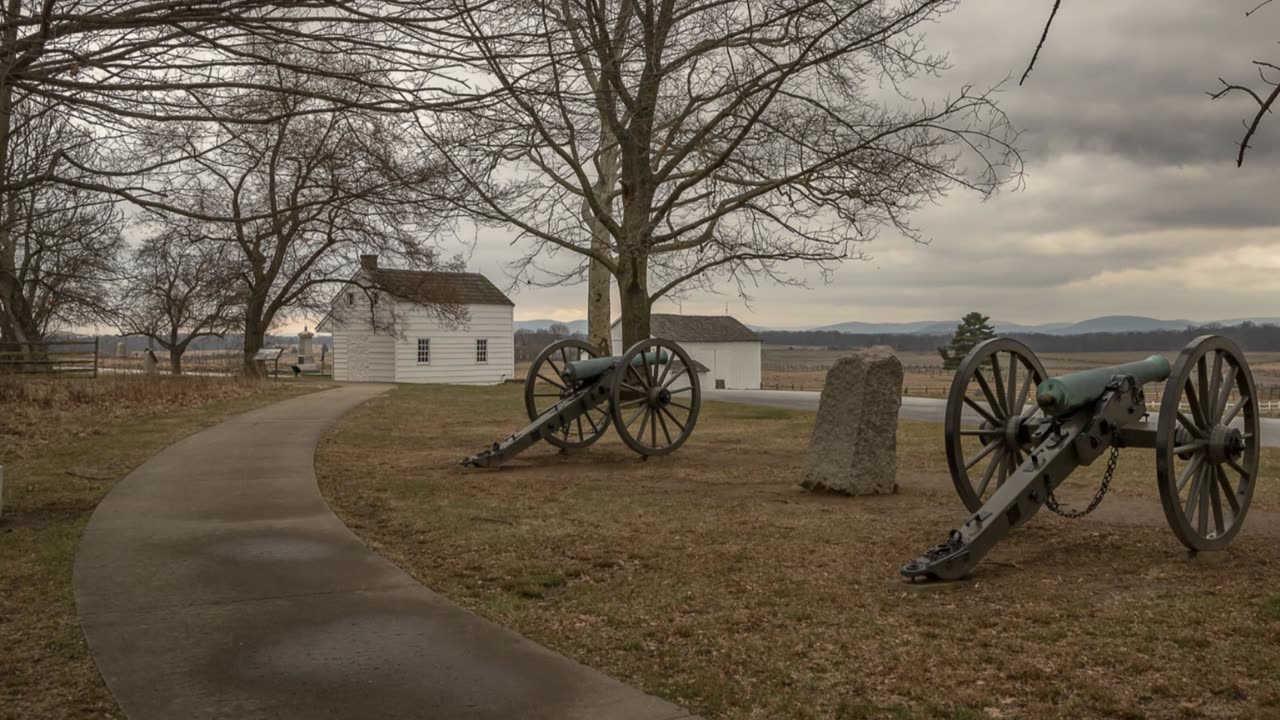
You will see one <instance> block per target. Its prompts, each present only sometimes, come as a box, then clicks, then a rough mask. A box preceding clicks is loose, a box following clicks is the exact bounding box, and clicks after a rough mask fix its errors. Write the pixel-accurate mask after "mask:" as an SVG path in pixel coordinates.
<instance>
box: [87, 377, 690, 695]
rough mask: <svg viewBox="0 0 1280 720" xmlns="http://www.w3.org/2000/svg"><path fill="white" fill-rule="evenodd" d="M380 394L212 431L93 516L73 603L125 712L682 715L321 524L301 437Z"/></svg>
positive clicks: (128, 482) (318, 397)
mask: <svg viewBox="0 0 1280 720" xmlns="http://www.w3.org/2000/svg"><path fill="white" fill-rule="evenodd" d="M384 390H386V387H385V386H371V385H363V386H348V387H343V388H339V389H337V390H331V391H326V392H321V393H315V394H312V395H307V396H304V397H300V398H296V399H293V400H288V401H285V402H282V403H279V404H276V405H273V406H271V407H267V408H264V409H261V410H258V411H255V412H251V413H248V414H246V415H243V416H240V417H238V418H234V419H232V420H228V421H227V422H224V423H222V424H220V425H217V426H215V427H213V428H210V429H208V430H205V431H203V432H201V433H198V434H196V435H193V436H192V437H189V438H187V439H186V440H183V441H182V442H179V443H177V444H176V445H173V446H172V447H170V448H168V449H166V450H164V451H163V452H161V453H160V454H159V455H157V456H155V457H154V458H152V459H151V460H149V461H147V462H146V463H145V464H144V465H142V466H141V467H139V468H138V469H137V470H135V471H134V472H133V473H131V474H130V475H129V476H128V477H127V478H125V479H124V480H123V481H122V482H121V483H120V484H119V485H118V486H117V487H116V488H115V489H114V490H113V491H112V492H111V493H110V494H109V495H108V496H107V498H106V499H105V500H104V501H103V502H102V504H101V505H99V506H98V509H97V511H95V512H94V514H93V517H92V519H91V520H90V521H89V525H88V527H87V528H86V530H85V533H84V537H83V538H82V540H81V543H80V550H79V554H78V556H77V557H76V564H75V577H74V584H75V596H76V604H77V607H78V610H79V613H80V622H81V625H82V626H83V627H84V632H85V635H86V637H87V638H88V640H89V647H90V649H91V651H92V653H93V657H94V659H95V660H96V662H97V664H98V669H99V670H100V671H101V672H102V675H103V677H104V678H105V679H106V682H107V686H108V687H109V688H110V689H111V692H112V693H113V694H114V695H115V697H116V700H117V701H118V702H119V703H120V707H121V709H123V711H124V712H125V714H126V715H127V716H128V717H129V718H130V720H153V719H154V720H174V719H176V718H182V719H183V720H196V719H202V718H237V719H239V718H245V719H248V718H272V719H273V720H289V719H292V718H297V719H299V720H302V719H304V718H305V719H306V720H322V719H324V718H351V719H352V720H373V719H374V718H433V719H438V720H453V719H455V718H458V719H462V718H466V719H471V718H477V719H480V718H484V719H488V718H493V719H495V720H496V719H498V718H502V719H503V720H510V719H514V718H546V719H548V720H549V719H551V718H556V719H557V720H573V719H576V718H581V719H584V720H585V719H586V718H591V719H593V720H608V719H612V718H616V719H618V720H632V719H634V720H677V719H679V718H689V717H691V716H690V715H689V714H688V713H687V712H686V711H684V710H682V709H680V708H678V707H676V706H674V705H671V704H669V703H667V702H665V701H662V700H659V699H657V698H654V697H652V696H649V695H645V694H644V693H642V692H640V691H638V690H635V689H632V688H630V687H627V686H625V685H623V684H621V683H619V682H617V681H615V680H612V679H610V678H608V677H605V676H604V675H602V674H600V673H598V672H595V671H594V670H590V669H588V668H586V667H583V666H581V665H578V664H577V663H574V662H573V661H571V660H569V659H567V658H565V657H563V656H560V655H557V654H555V653H553V652H551V651H549V650H547V649H545V648H543V647H541V646H539V645H536V644H534V643H532V642H530V641H528V640H526V639H524V638H522V637H520V636H519V635H516V634H515V633H512V632H510V631H508V630H505V629H503V628H500V627H498V626H496V625H494V624H492V623H489V622H487V621H485V620H482V619H480V618H479V617H476V616H475V615H472V614H471V613H468V612H466V611H464V610H462V609H461V608H459V607H457V606H455V605H453V604H452V603H450V602H449V601H447V600H445V599H444V598H442V597H440V596H439V595H436V594H435V593H433V592H431V591H429V590H427V589H426V588H424V587H422V586H421V585H420V584H418V583H417V582H416V581H414V580H413V578H411V577H409V576H408V575H406V574H405V573H403V572H401V571H400V570H399V569H398V568H396V567H395V566H394V565H392V564H391V563H389V562H387V561H386V560H384V559H382V558H381V557H379V556H378V555H377V554H375V553H373V552H372V551H370V550H369V549H368V548H367V547H365V545H364V544H363V543H362V542H361V541H360V540H359V539H358V538H357V537H356V536H355V535H353V534H352V533H351V532H350V531H349V530H348V529H347V528H346V526H344V525H343V524H342V523H341V522H340V521H339V520H338V519H337V518H336V517H334V515H333V513H331V512H330V511H329V508H328V506H327V505H326V504H325V502H324V500H323V498H321V497H320V493H319V491H318V490H317V489H316V482H315V476H314V474H313V472H312V456H313V454H314V451H315V445H316V443H317V441H318V440H319V439H320V437H321V435H322V434H323V433H324V431H325V429H326V428H327V427H328V426H329V425H330V424H331V423H332V422H333V421H335V420H336V419H337V418H339V417H341V416H342V414H343V413H345V412H346V411H348V410H350V409H351V408H353V407H355V406H356V405H358V404H360V403H361V402H363V401H365V400H368V399H369V398H371V397H373V396H375V395H377V394H379V393H381V392H383V391H384ZM427 432H428V430H427V429H426V428H424V429H423V433H424V436H423V442H429V441H430V438H429V437H427V436H426V433H427Z"/></svg>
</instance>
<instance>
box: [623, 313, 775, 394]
mask: <svg viewBox="0 0 1280 720" xmlns="http://www.w3.org/2000/svg"><path fill="white" fill-rule="evenodd" d="M612 335H613V338H612V343H613V354H614V355H621V354H622V353H624V352H626V348H624V347H622V326H621V325H620V324H616V323H615V324H614V326H613V328H612ZM679 345H680V347H682V348H684V349H685V352H687V353H689V357H691V358H693V359H694V360H696V361H698V362H700V363H702V364H703V365H706V366H707V367H708V368H710V371H709V372H706V373H703V374H701V375H700V376H699V380H700V381H701V382H702V385H703V389H706V390H710V389H713V388H715V386H716V380H723V381H724V386H725V389H727V390H759V389H760V351H761V345H760V343H759V342H714V343H702V342H682V343H679Z"/></svg>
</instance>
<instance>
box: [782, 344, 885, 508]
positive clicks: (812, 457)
mask: <svg viewBox="0 0 1280 720" xmlns="http://www.w3.org/2000/svg"><path fill="white" fill-rule="evenodd" d="M901 404H902V363H901V362H900V361H899V360H898V358H897V357H895V356H894V354H893V351H892V350H891V349H890V348H888V347H885V346H883V345H878V346H876V347H872V348H868V349H866V350H861V351H858V352H855V353H853V354H852V355H850V356H848V357H843V358H840V359H839V360H837V361H836V364H835V365H834V366H832V368H831V370H829V371H828V372H827V382H826V384H825V385H823V387H822V397H821V399H820V400H819V401H818V419H817V422H816V423H815V424H814V426H813V435H812V437H810V439H809V455H808V457H807V458H805V464H804V476H803V480H802V481H801V483H800V484H801V485H802V486H804V487H805V488H806V489H808V490H814V491H819V492H838V493H844V494H846V495H883V494H889V493H892V492H895V491H897V489H898V483H897V474H898V454H897V445H898V443H897V432H898V407H899V406H900V405H901Z"/></svg>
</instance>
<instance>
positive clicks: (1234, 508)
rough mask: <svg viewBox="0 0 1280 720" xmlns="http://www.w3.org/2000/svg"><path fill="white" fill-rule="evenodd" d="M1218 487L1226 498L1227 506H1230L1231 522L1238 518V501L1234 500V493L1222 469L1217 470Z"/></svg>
mask: <svg viewBox="0 0 1280 720" xmlns="http://www.w3.org/2000/svg"><path fill="white" fill-rule="evenodd" d="M1218 485H1219V486H1220V487H1221V488H1222V494H1223V496H1224V497H1226V498H1227V504H1228V505H1230V506H1231V517H1232V521H1233V522H1234V519H1235V518H1237V517H1240V500H1239V499H1238V498H1236V491H1235V490H1233V489H1232V487H1231V481H1230V480H1228V479H1227V474H1226V473H1225V472H1223V470H1222V468H1218Z"/></svg>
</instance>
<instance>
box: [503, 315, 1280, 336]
mask: <svg viewBox="0 0 1280 720" xmlns="http://www.w3.org/2000/svg"><path fill="white" fill-rule="evenodd" d="M957 322H958V321H957V320H918V321H916V322H900V323H893V322H885V323H877V322H843V323H836V324H834V325H822V326H820V327H802V328H771V327H761V326H758V325H751V326H750V327H751V329H752V330H757V331H759V330H834V331H836V332H842V333H849V334H850V335H947V334H950V333H951V332H952V331H954V330H955V329H956V324H957ZM1243 322H1252V323H1255V324H1257V325H1280V317H1253V318H1233V319H1230V320H1219V321H1217V322H1197V321H1193V320H1183V319H1178V320H1160V319H1157V318H1152V317H1143V316H1141V315H1104V316H1102V317H1095V318H1089V319H1088V320H1081V321H1080V322H1074V323H1070V322H1055V323H1042V324H1039V325H1025V324H1021V323H1014V322H1006V321H1003V320H993V321H992V322H991V324H992V325H994V326H995V328H996V332H998V333H1002V334H1008V333H1042V334H1045V335H1085V334H1087V333H1131V332H1153V331H1156V330H1182V329H1185V328H1187V327H1190V326H1203V325H1221V326H1231V325H1239V324H1240V323H1243ZM553 324H558V325H566V326H568V327H569V330H570V332H574V333H585V332H586V331H587V321H586V320H571V321H568V322H565V321H563V320H518V321H516V324H515V326H516V329H517V330H545V329H547V328H549V327H551V325H553Z"/></svg>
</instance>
